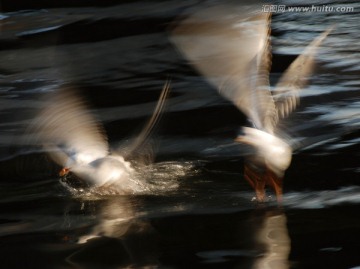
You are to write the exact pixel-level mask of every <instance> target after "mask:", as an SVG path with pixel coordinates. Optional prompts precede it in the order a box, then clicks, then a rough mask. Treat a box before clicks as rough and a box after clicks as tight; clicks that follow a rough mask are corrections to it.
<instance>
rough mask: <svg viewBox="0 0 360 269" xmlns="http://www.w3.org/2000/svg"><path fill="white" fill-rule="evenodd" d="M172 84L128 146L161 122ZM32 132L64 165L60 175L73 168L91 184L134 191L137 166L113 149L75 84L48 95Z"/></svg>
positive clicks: (55, 158)
mask: <svg viewBox="0 0 360 269" xmlns="http://www.w3.org/2000/svg"><path fill="white" fill-rule="evenodd" d="M169 88H170V85H169V83H166V84H165V85H164V87H163V90H162V92H161V95H160V98H159V101H158V103H157V106H156V108H155V110H154V113H153V115H152V117H151V118H150V120H149V122H148V123H147V125H146V126H145V128H144V129H143V130H142V132H141V133H140V135H139V136H138V138H137V139H136V140H135V142H134V143H133V144H132V145H131V148H130V149H128V151H127V153H129V150H130V151H132V150H135V149H136V148H137V147H138V146H141V145H142V143H143V142H144V141H145V140H146V139H147V138H148V136H149V134H150V133H151V131H152V129H153V127H154V125H155V124H156V123H157V122H158V120H159V116H160V113H161V111H162V109H163V107H164V102H165V99H166V97H167V95H168V92H169ZM33 124H34V125H33V130H32V131H33V132H35V137H36V139H37V141H39V143H40V144H41V145H43V146H44V147H45V148H46V151H47V152H48V154H49V155H50V157H51V158H52V159H53V160H54V161H55V162H56V163H58V164H59V165H60V166H62V167H63V168H62V170H61V171H60V173H59V175H60V176H61V177H62V178H64V177H66V176H68V175H69V173H70V172H71V173H72V174H74V175H75V176H76V177H77V178H78V179H80V180H82V181H84V182H85V183H86V185H88V186H94V187H101V188H106V187H109V188H111V190H113V191H115V192H116V193H129V192H135V191H137V189H138V188H139V184H138V182H136V181H135V180H133V179H134V178H133V173H134V169H133V168H132V166H131V164H130V163H129V162H128V161H126V160H125V159H124V157H123V156H122V155H120V154H117V153H116V152H111V151H110V148H109V145H108V141H107V137H106V135H105V132H104V130H103V128H102V126H101V124H100V123H99V122H98V121H97V120H96V119H95V117H94V116H93V115H92V113H91V112H90V111H89V110H88V109H87V107H86V105H85V102H84V101H83V99H82V98H80V96H78V95H77V94H76V92H75V89H72V88H62V89H59V90H58V91H56V92H54V93H53V94H52V96H50V97H47V99H46V106H45V108H44V109H42V110H41V112H40V113H39V115H38V116H37V117H36V119H35V120H34V122H33Z"/></svg>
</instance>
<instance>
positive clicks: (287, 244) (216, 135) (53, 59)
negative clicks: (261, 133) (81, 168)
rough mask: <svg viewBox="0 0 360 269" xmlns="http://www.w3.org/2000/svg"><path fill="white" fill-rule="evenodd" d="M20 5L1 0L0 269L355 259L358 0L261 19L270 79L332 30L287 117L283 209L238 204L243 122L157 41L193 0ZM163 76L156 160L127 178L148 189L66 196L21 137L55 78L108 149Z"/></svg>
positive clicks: (344, 264)
mask: <svg viewBox="0 0 360 269" xmlns="http://www.w3.org/2000/svg"><path fill="white" fill-rule="evenodd" d="M15 2H16V3H15ZM31 2H32V3H31V4H30V3H28V2H26V1H24V3H22V1H2V2H1V5H0V6H2V9H3V13H2V14H1V16H0V31H1V32H0V33H1V35H0V59H1V61H0V76H1V80H0V104H1V106H0V159H1V161H0V176H1V182H0V208H1V210H0V237H1V238H0V268H279V269H281V268H347V269H348V268H360V255H359V254H360V252H359V249H360V217H359V216H360V215H359V210H360V181H359V173H360V168H359V160H360V156H359V148H360V143H359V142H360V140H359V134H360V132H359V125H360V98H359V96H360V95H359V94H360V64H359V62H360V30H359V27H358V26H359V20H358V17H359V12H360V5H359V4H358V3H357V2H351V1H347V2H346V3H344V2H341V1H339V2H336V3H335V4H336V5H340V6H341V5H345V6H351V7H354V12H352V13H345V14H344V13H335V12H333V13H281V14H280V13H278V14H275V15H274V16H273V20H272V44H273V48H272V49H273V53H274V56H273V67H272V74H271V80H272V81H276V80H277V79H278V77H279V74H280V73H281V72H282V71H284V69H285V68H286V67H287V65H288V64H289V63H290V62H291V61H292V60H293V59H294V58H295V57H296V56H297V55H298V54H299V53H301V51H302V50H303V49H304V47H305V46H306V45H307V44H308V43H309V42H310V41H311V40H312V39H313V38H314V37H315V36H316V35H318V34H319V33H320V32H322V31H323V30H325V29H327V28H328V27H329V26H331V25H336V29H335V30H334V31H333V33H332V34H331V35H330V36H329V37H328V38H327V40H326V41H325V42H324V49H323V50H322V52H320V53H319V55H318V65H317V70H316V72H315V73H314V75H313V79H312V82H311V84H310V86H309V87H308V88H307V89H305V90H304V91H303V92H302V101H301V106H300V108H299V109H298V110H297V111H296V112H295V113H294V114H293V115H292V117H291V118H290V120H289V121H288V122H286V125H287V130H288V131H289V133H290V134H291V135H293V136H294V137H295V138H297V139H298V140H299V141H302V145H303V147H302V148H299V150H297V151H296V152H295V154H294V157H293V161H292V165H291V167H290V168H289V169H288V171H287V173H286V177H285V183H284V184H285V186H284V188H285V195H284V205H283V207H282V208H278V207H277V206H276V205H275V204H274V202H271V201H270V202H268V203H266V204H265V205H256V204H255V203H253V202H251V199H252V197H253V192H252V190H251V188H250V187H249V186H248V185H247V184H246V182H245V181H244V180H243V178H242V172H243V171H242V169H243V168H242V165H243V159H242V158H243V157H242V155H243V149H242V147H241V146H239V145H234V144H233V143H232V139H233V138H234V137H235V135H236V133H237V131H238V130H239V127H240V126H241V125H243V124H245V123H246V119H245V118H244V116H243V115H242V114H241V112H239V111H238V110H237V109H236V108H235V107H234V106H233V105H232V104H231V103H230V102H228V101H226V100H224V99H222V98H221V97H220V96H219V95H218V94H217V93H216V91H215V90H214V89H213V88H212V87H211V86H210V85H209V84H208V83H207V82H206V81H205V79H204V78H202V77H201V76H200V75H199V74H198V73H197V72H196V71H195V70H194V69H192V67H191V66H190V65H189V64H188V62H187V61H186V60H185V59H184V58H183V57H182V56H181V55H180V54H179V53H178V52H177V50H176V49H175V48H174V46H173V45H172V44H171V42H170V41H169V29H170V27H171V23H172V22H173V21H174V19H175V18H176V17H177V16H179V15H180V14H184V13H185V14H186V13H187V12H190V10H192V9H193V8H198V7H199V5H201V4H204V3H203V2H204V1H186V4H185V3H180V2H179V1H104V2H106V3H104V2H102V1H88V2H86V1H77V3H76V4H74V3H61V2H62V1H52V2H51V3H48V4H46V3H43V2H41V1H39V2H38V3H37V1H31ZM64 2H65V1H64ZM216 2H217V1H208V3H206V4H213V3H215V4H216ZM219 2H220V1H219ZM279 3H280V4H289V5H290V4H293V5H294V1H290V0H289V1H279ZM313 3H314V4H319V5H323V4H328V3H329V1H323V2H315V1H312V2H311V3H310V4H313ZM332 3H334V2H332ZM169 77H171V81H172V83H171V84H172V90H171V96H170V98H169V101H168V103H167V107H166V111H165V113H164V116H163V118H162V121H161V124H160V125H159V126H158V128H157V132H156V135H155V136H154V142H153V144H152V145H153V148H154V152H155V153H156V157H155V163H154V164H153V165H151V166H148V167H146V168H144V171H141V173H140V176H142V177H144V178H145V179H146V180H147V181H149V182H151V187H150V188H148V189H146V190H144V191H143V192H141V193H139V194H134V195H131V196H114V195H101V194H94V193H91V194H90V193H84V194H76V195H74V194H71V193H69V192H68V191H67V190H66V189H65V188H64V186H62V185H61V184H60V182H59V180H58V179H57V177H56V172H57V171H58V169H59V167H57V166H56V165H55V164H54V163H52V161H50V160H49V159H48V158H47V157H46V155H45V153H44V152H42V150H41V149H40V148H38V147H35V146H33V145H25V144H24V141H25V140H26V139H25V140H24V136H25V137H26V130H27V128H28V127H27V126H28V124H29V123H30V122H31V120H32V118H33V117H35V115H36V113H37V112H38V109H39V107H40V106H41V97H42V96H43V95H44V94H45V93H47V92H50V91H55V90H56V89H58V88H60V87H61V86H62V85H65V84H66V85H68V84H71V85H73V86H74V87H75V88H77V89H78V90H79V92H80V93H81V94H82V95H84V97H85V98H86V99H88V100H89V106H90V108H91V109H93V110H94V114H95V115H97V116H98V118H99V119H100V120H101V121H102V122H103V123H104V127H105V130H106V132H107V134H108V137H109V141H110V143H111V145H112V146H114V147H115V146H117V145H119V144H122V143H126V141H128V140H129V139H131V138H132V137H134V135H136V133H137V131H139V130H140V129H141V126H142V124H144V122H145V121H146V120H147V119H148V117H149V116H150V115H151V113H152V110H153V108H154V105H155V103H156V100H157V98H158V95H159V94H160V91H161V88H162V85H163V84H164V82H165V81H166V79H168V78H169ZM124 141H125V142H124Z"/></svg>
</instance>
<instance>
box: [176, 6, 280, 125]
mask: <svg viewBox="0 0 360 269" xmlns="http://www.w3.org/2000/svg"><path fill="white" fill-rule="evenodd" d="M269 22H270V14H269V13H264V12H261V5H258V4H253V5H250V6H239V5H218V6H213V7H210V8H206V9H203V10H201V11H198V12H195V13H194V14H192V15H190V16H189V17H187V18H185V19H184V20H182V21H180V22H179V24H178V25H177V26H176V27H175V29H174V30H173V36H172V41H173V42H174V44H175V45H176V46H177V47H178V48H179V49H180V51H181V52H182V53H183V54H184V55H185V56H186V57H187V58H188V59H189V60H190V61H191V62H192V63H193V64H194V65H195V67H196V68H197V69H198V70H199V71H200V72H201V73H202V74H204V75H205V76H206V78H207V79H208V81H209V82H210V83H212V84H213V85H214V86H215V87H217V88H218V90H219V93H220V94H221V95H223V96H224V97H225V98H227V99H229V100H230V101H232V102H233V103H234V104H235V105H236V106H237V107H238V108H239V109H240V110H242V111H243V112H244V113H245V114H246V115H247V116H248V117H249V119H250V120H251V121H252V122H253V123H254V125H255V126H256V127H257V128H261V129H267V128H268V127H267V126H272V125H273V124H272V122H273V121H274V120H273V117H275V116H276V113H275V107H274V103H273V99H272V96H271V93H270V92H269V84H268V74H269V69H270V65H271V57H270V44H269V29H270V27H269ZM269 122H270V123H271V124H269Z"/></svg>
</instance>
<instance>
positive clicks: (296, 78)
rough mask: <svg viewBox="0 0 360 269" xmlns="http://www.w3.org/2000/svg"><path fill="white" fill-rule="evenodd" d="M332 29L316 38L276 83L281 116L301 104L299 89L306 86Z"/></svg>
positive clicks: (277, 104)
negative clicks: (317, 56) (322, 46)
mask: <svg viewBox="0 0 360 269" xmlns="http://www.w3.org/2000/svg"><path fill="white" fill-rule="evenodd" d="M331 30H332V28H329V29H328V30H326V31H324V32H323V33H322V34H321V35H319V36H318V37H317V38H315V39H314V40H313V41H312V42H311V43H310V44H309V45H308V46H307V47H306V49H305V51H304V52H303V53H302V54H301V55H299V56H298V57H297V58H296V59H295V61H294V62H293V63H292V64H291V65H290V66H289V67H288V68H287V70H286V71H285V73H284V74H283V75H282V77H281V78H280V80H279V82H278V83H277V84H276V86H275V89H274V91H273V96H274V101H275V105H276V108H277V113H278V116H279V118H284V117H286V116H288V115H289V114H290V113H291V112H292V111H293V110H294V109H295V108H296V106H297V105H298V104H299V100H300V98H299V91H300V90H301V89H303V88H304V87H306V85H307V83H308V81H309V76H310V75H311V73H312V72H313V69H314V66H315V54H316V52H317V50H318V48H319V46H320V44H321V43H322V42H323V40H324V39H325V38H326V36H327V35H328V34H329V33H330V32H331Z"/></svg>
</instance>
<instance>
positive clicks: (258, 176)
mask: <svg viewBox="0 0 360 269" xmlns="http://www.w3.org/2000/svg"><path fill="white" fill-rule="evenodd" d="M244 178H245V179H246V180H247V181H248V182H249V184H250V185H251V187H253V189H254V190H255V193H256V199H257V201H258V202H264V201H265V198H266V194H265V186H266V185H268V186H270V187H271V188H272V189H273V190H274V192H275V194H276V199H277V201H278V202H279V203H281V201H282V178H279V177H278V176H277V175H276V174H275V173H274V172H272V171H271V170H270V169H268V168H267V167H266V170H265V171H262V172H260V171H256V170H254V169H252V167H251V166H249V165H247V164H245V167H244Z"/></svg>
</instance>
